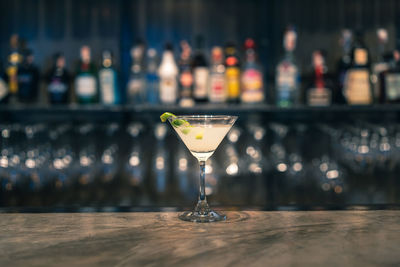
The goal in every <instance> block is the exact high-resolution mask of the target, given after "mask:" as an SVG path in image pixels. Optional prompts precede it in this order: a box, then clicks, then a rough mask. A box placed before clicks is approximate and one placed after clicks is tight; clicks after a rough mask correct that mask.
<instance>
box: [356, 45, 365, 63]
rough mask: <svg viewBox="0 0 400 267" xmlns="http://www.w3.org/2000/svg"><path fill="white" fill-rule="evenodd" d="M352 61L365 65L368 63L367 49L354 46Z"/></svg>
mask: <svg viewBox="0 0 400 267" xmlns="http://www.w3.org/2000/svg"><path fill="white" fill-rule="evenodd" d="M354 62H355V63H356V64H357V65H365V64H367V63H368V51H367V50H366V49H364V48H356V49H355V50H354Z"/></svg>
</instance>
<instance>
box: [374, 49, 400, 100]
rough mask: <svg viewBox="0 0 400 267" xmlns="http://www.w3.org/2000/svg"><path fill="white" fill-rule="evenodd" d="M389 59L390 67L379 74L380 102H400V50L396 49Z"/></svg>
mask: <svg viewBox="0 0 400 267" xmlns="http://www.w3.org/2000/svg"><path fill="white" fill-rule="evenodd" d="M389 61H390V63H389V69H387V70H385V71H382V72H381V73H380V75H379V81H380V86H379V88H380V94H379V96H380V102H381V103H394V102H396V103H398V102H400V51H399V50H397V49H396V50H394V51H393V56H392V58H391V59H389Z"/></svg>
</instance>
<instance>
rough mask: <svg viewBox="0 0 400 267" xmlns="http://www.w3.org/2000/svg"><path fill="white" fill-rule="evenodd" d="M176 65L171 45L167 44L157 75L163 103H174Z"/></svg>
mask: <svg viewBox="0 0 400 267" xmlns="http://www.w3.org/2000/svg"><path fill="white" fill-rule="evenodd" d="M178 74H179V70H178V66H177V65H176V62H175V59H174V53H173V50H172V45H171V44H167V45H166V46H165V50H164V53H163V56H162V60H161V64H160V67H159V68H158V75H159V76H160V100H161V103H163V104H175V103H176V100H177V98H178V83H177V77H178Z"/></svg>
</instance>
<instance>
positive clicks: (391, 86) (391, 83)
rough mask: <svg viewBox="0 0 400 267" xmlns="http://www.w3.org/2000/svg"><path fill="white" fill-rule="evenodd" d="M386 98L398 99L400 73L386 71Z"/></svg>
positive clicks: (399, 93) (399, 96)
mask: <svg viewBox="0 0 400 267" xmlns="http://www.w3.org/2000/svg"><path fill="white" fill-rule="evenodd" d="M385 87H386V98H387V100H389V101H391V100H392V101H394V100H399V99H400V74H398V73H387V74H386V76H385Z"/></svg>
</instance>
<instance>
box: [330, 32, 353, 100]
mask: <svg viewBox="0 0 400 267" xmlns="http://www.w3.org/2000/svg"><path fill="white" fill-rule="evenodd" d="M352 43H353V33H352V31H350V30H348V29H344V30H342V34H341V38H340V46H341V47H342V56H341V58H340V60H339V63H338V66H337V83H338V85H337V88H338V91H337V92H336V93H335V94H334V98H335V99H334V102H335V103H338V104H344V103H345V102H346V100H345V99H344V95H343V92H344V91H343V87H344V79H345V77H346V73H347V70H348V69H349V68H350V66H351V45H352Z"/></svg>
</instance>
